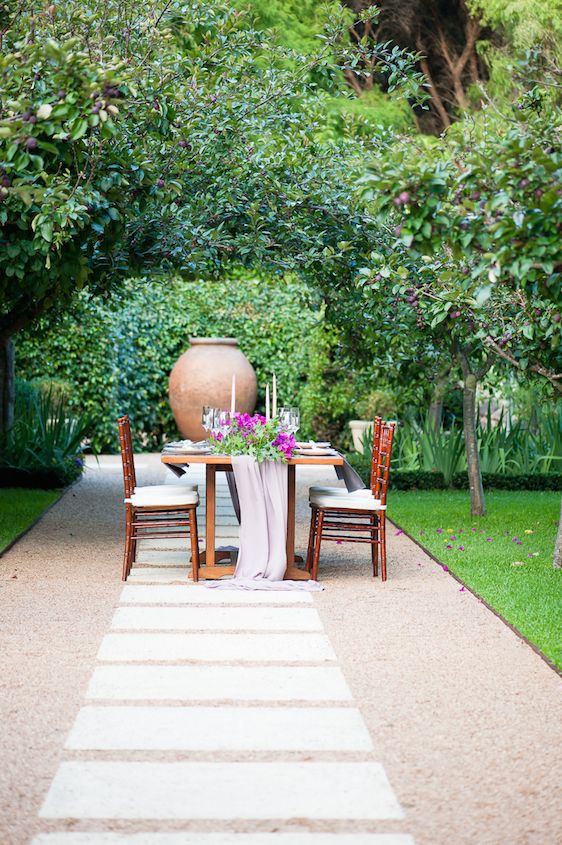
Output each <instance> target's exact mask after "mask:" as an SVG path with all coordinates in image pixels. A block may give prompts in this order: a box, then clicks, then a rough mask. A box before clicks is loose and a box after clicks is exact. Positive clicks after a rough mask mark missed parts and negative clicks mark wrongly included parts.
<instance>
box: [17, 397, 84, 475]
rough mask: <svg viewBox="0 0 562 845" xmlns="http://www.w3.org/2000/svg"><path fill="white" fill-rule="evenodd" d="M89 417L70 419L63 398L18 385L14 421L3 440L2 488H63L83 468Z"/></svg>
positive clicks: (79, 473)
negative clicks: (84, 445) (84, 444)
mask: <svg viewBox="0 0 562 845" xmlns="http://www.w3.org/2000/svg"><path fill="white" fill-rule="evenodd" d="M90 431H91V420H90V419H89V418H88V417H75V416H69V411H68V407H67V405H66V403H65V401H64V398H63V397H61V396H60V395H58V396H57V395H56V394H55V393H53V392H51V391H45V392H42V393H39V392H37V391H35V390H33V389H30V388H29V386H26V387H23V388H22V385H21V383H20V384H19V390H18V395H17V396H16V406H15V422H14V425H13V427H12V428H11V429H10V430H9V431H8V432H7V433H6V434H4V435H3V437H2V439H1V441H0V487H42V488H52V487H64V486H66V485H67V484H70V483H71V482H72V481H75V480H76V479H77V478H78V477H79V476H80V475H81V473H82V471H83V468H84V460H83V451H84V450H83V442H84V440H85V438H86V436H87V435H88V434H89V433H90Z"/></svg>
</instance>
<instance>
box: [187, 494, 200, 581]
mask: <svg viewBox="0 0 562 845" xmlns="http://www.w3.org/2000/svg"><path fill="white" fill-rule="evenodd" d="M189 536H190V539H191V575H192V577H193V582H194V583H197V581H199V536H198V534H197V509H196V508H193V510H191V511H190V514H189Z"/></svg>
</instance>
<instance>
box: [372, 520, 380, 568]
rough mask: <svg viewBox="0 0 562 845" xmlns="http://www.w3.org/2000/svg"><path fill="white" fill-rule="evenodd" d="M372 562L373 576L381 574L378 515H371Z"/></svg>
mask: <svg viewBox="0 0 562 845" xmlns="http://www.w3.org/2000/svg"><path fill="white" fill-rule="evenodd" d="M371 562H372V564H373V578H376V577H377V575H378V574H379V531H378V525H377V517H376V515H375V514H373V515H372V517H371Z"/></svg>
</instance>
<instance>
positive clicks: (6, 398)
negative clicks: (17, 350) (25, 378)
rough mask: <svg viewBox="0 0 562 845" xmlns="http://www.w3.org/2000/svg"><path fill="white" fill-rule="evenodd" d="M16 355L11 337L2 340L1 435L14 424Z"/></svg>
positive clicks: (0, 365)
mask: <svg viewBox="0 0 562 845" xmlns="http://www.w3.org/2000/svg"><path fill="white" fill-rule="evenodd" d="M15 399H16V386H15V354H14V341H13V340H12V338H11V337H7V338H3V339H2V340H0V433H2V432H3V431H7V430H8V429H9V428H11V427H12V425H13V423H14V403H15Z"/></svg>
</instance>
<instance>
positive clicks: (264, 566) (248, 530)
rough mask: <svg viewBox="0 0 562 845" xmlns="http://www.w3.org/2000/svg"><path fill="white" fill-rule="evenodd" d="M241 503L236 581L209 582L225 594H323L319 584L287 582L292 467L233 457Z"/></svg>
mask: <svg viewBox="0 0 562 845" xmlns="http://www.w3.org/2000/svg"><path fill="white" fill-rule="evenodd" d="M232 467H233V470H234V478H235V481H236V490H237V493H238V500H239V504H240V516H241V520H240V550H239V552H238V563H237V564H236V570H235V572H234V577H233V578H231V579H227V580H220V581H207V582H206V584H205V586H207V587H214V588H216V589H222V590H321V589H323V588H322V586H321V585H320V584H318V582H316V581H284V580H283V578H284V575H285V570H286V568H287V551H286V540H287V500H288V479H287V465H286V464H282V463H280V462H278V461H264V462H263V463H257V461H255V460H254V459H253V458H251V457H249V456H248V455H240V456H238V455H236V456H233V458H232Z"/></svg>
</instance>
